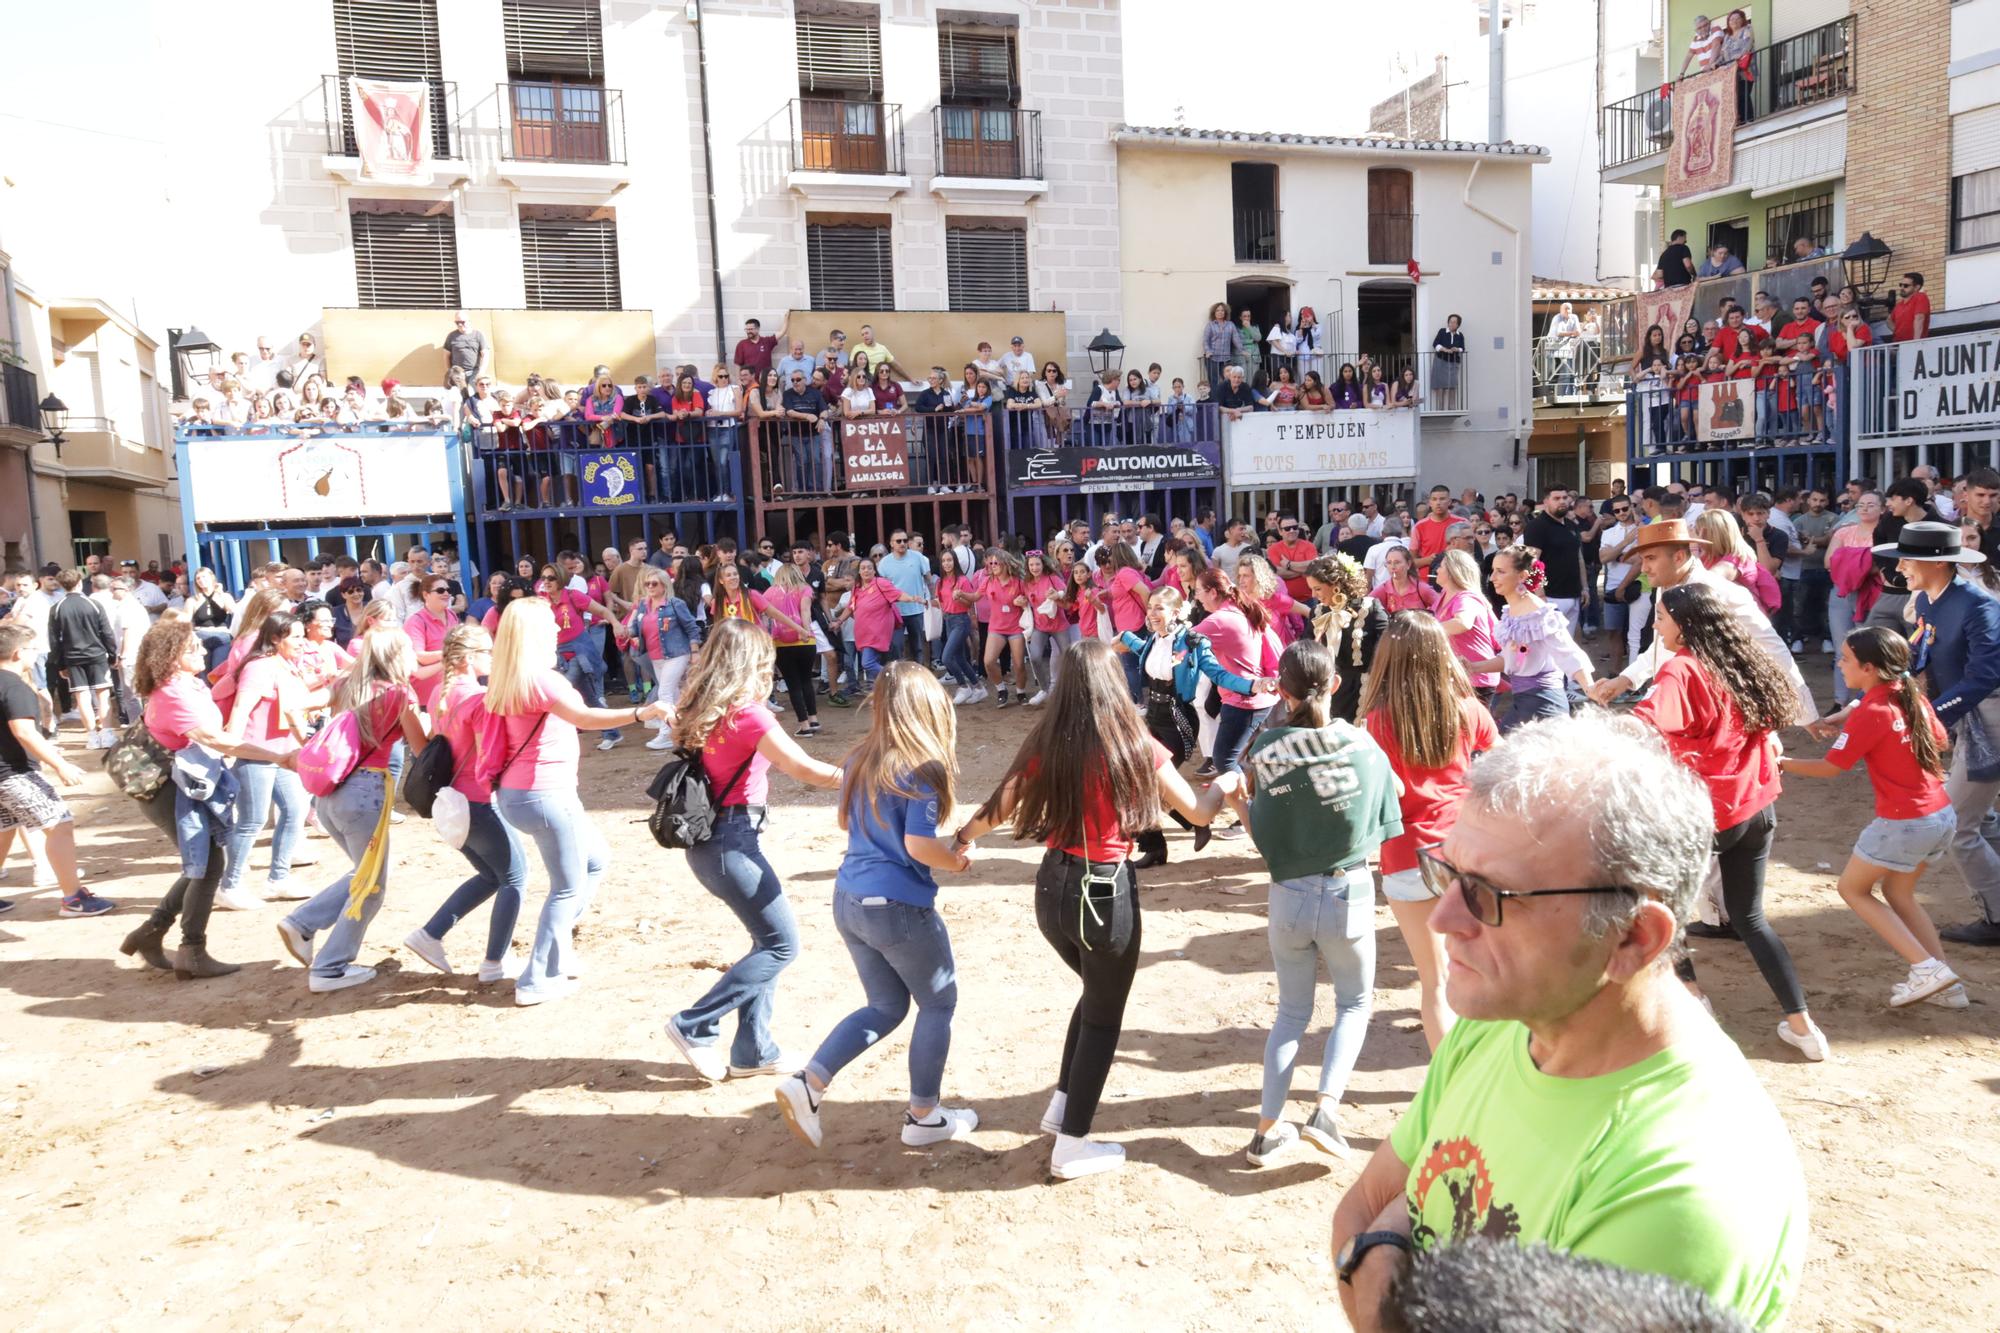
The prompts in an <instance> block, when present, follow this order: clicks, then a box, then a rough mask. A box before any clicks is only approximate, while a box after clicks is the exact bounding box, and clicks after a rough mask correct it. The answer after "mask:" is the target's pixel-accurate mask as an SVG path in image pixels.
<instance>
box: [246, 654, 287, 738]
mask: <svg viewBox="0 0 2000 1333" xmlns="http://www.w3.org/2000/svg"><path fill="white" fill-rule="evenodd" d="M299 688H300V685H299V673H298V672H297V671H295V670H293V668H292V664H291V663H290V662H287V661H286V660H285V659H284V658H282V657H279V656H278V655H277V654H276V653H273V654H271V655H270V656H268V657H259V658H257V659H255V660H254V661H250V662H246V663H244V665H243V670H242V671H241V672H240V673H238V675H237V677H236V692H235V694H234V695H233V696H232V697H233V706H232V712H233V711H234V710H235V709H243V708H247V709H248V710H249V713H248V716H247V717H246V718H245V719H244V723H243V739H244V740H246V741H255V742H256V743H257V744H259V745H266V746H270V747H272V748H274V749H288V748H290V746H291V745H292V744H293V743H294V742H293V737H292V729H291V728H290V727H289V726H287V725H286V724H285V712H286V710H287V709H288V708H290V707H293V706H295V705H296V703H297V701H298V690H299Z"/></svg>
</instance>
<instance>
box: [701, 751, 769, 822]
mask: <svg viewBox="0 0 2000 1333" xmlns="http://www.w3.org/2000/svg"><path fill="white" fill-rule="evenodd" d="M695 757H696V758H698V759H699V758H701V756H699V755H697V756H695ZM756 758H757V747H756V746H754V745H753V746H751V747H750V758H749V759H745V760H744V761H743V762H742V763H741V764H740V765H738V766H737V769H736V772H735V773H733V774H731V775H730V778H729V781H727V782H725V783H723V784H722V786H720V787H719V788H717V789H716V797H715V799H716V805H717V808H719V809H727V807H726V806H723V805H722V793H724V792H726V791H728V790H729V789H730V788H731V787H734V786H735V785H736V784H737V783H738V782H741V781H742V780H743V775H744V774H745V773H748V772H749V771H750V764H751V761H752V760H754V759H756ZM702 772H703V774H704V775H705V774H706V773H707V772H708V762H707V761H706V760H705V759H704V760H702ZM743 796H744V800H743V803H744V804H745V805H748V804H750V800H749V797H750V793H749V792H748V790H746V791H745V792H744V793H743Z"/></svg>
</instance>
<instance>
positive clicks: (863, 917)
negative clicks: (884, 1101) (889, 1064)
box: [806, 889, 958, 1106]
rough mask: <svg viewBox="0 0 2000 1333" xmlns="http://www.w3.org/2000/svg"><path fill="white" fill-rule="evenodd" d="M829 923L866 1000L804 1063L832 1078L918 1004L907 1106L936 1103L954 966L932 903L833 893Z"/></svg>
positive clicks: (953, 1004) (947, 1043) (954, 1004)
mask: <svg viewBox="0 0 2000 1333" xmlns="http://www.w3.org/2000/svg"><path fill="white" fill-rule="evenodd" d="M833 924H834V928H835V929H837V930H838V931H839V932H840V938H841V939H843V940H845V941H847V952H848V956H849V957H851V958H853V959H854V970H855V972H856V973H857V974H859V975H860V977H861V991H862V993H863V994H864V995H866V996H867V997H868V1003H867V1004H866V1005H864V1006H862V1007H861V1008H859V1009H856V1010H855V1011H854V1012H853V1013H851V1014H849V1015H848V1016H847V1017H845V1018H843V1019H841V1020H840V1022H839V1024H838V1025H836V1026H835V1027H834V1029H833V1031H832V1032H829V1033H828V1034H827V1036H826V1040H825V1041H822V1042H821V1043H820V1044H819V1049H818V1050H817V1051H815V1052H813V1058H812V1060H811V1061H810V1062H809V1063H808V1064H807V1065H806V1068H808V1069H810V1070H811V1071H812V1072H813V1074H814V1075H815V1076H816V1077H818V1079H819V1081H820V1082H822V1083H831V1082H833V1076H834V1075H835V1074H838V1073H839V1072H840V1071H841V1070H842V1069H844V1068H846V1067H847V1066H848V1065H849V1064H850V1063H852V1062H853V1060H854V1058H855V1057H856V1056H858V1055H860V1054H861V1053H862V1052H863V1051H865V1050H867V1049H868V1048H869V1047H870V1046H873V1045H874V1044H875V1043H876V1042H878V1041H880V1040H882V1038H884V1037H886V1036H888V1035H889V1034H890V1033H891V1032H894V1031H895V1030H896V1027H897V1025H898V1024H900V1023H901V1022H902V1021H903V1018H904V1017H905V1015H907V1014H908V1013H909V1012H910V1001H911V1000H912V999H915V1000H916V1002H917V1025H916V1028H915V1029H914V1030H913V1031H912V1032H911V1033H910V1104H911V1105H913V1106H935V1105H937V1099H938V1092H939V1090H940V1089H941V1088H942V1087H943V1084H944V1059H945V1056H946V1055H948V1054H949V1053H950V1051H951V1016H952V1013H953V1012H954V1011H955V1010H956V1009H957V1008H958V971H957V968H956V966H955V965H954V963H953V962H952V956H951V936H950V935H949V934H947V933H946V931H945V928H944V918H943V917H941V916H939V915H938V914H937V910H936V909H935V908H930V907H917V906H914V905H913V904H910V903H901V902H896V901H894V900H893V899H868V900H865V901H864V900H863V899H862V898H857V897H855V896H854V895H852V894H850V893H847V892H845V891H843V890H839V889H836V890H834V894H833Z"/></svg>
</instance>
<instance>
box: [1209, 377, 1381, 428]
mask: <svg viewBox="0 0 2000 1333" xmlns="http://www.w3.org/2000/svg"><path fill="white" fill-rule="evenodd" d="M1342 369H1343V370H1346V371H1352V370H1353V369H1354V368H1353V367H1352V366H1343V367H1342ZM1223 376H1224V378H1223V385H1222V391H1221V392H1220V393H1218V394H1216V395H1215V405H1216V406H1217V407H1218V408H1220V409H1221V410H1222V415H1223V416H1225V417H1227V418H1228V419H1229V420H1231V421H1240V420H1242V418H1243V416H1244V414H1245V413H1248V412H1254V411H1256V410H1257V395H1256V394H1255V393H1254V392H1252V391H1251V388H1250V385H1249V383H1248V382H1247V379H1246V377H1245V375H1244V374H1243V367H1241V366H1229V367H1226V368H1225V370H1224V372H1223Z"/></svg>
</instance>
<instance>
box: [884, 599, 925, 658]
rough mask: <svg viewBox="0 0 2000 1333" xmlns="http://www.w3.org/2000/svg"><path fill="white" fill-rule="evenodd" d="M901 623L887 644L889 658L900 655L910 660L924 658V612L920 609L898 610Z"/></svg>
mask: <svg viewBox="0 0 2000 1333" xmlns="http://www.w3.org/2000/svg"><path fill="white" fill-rule="evenodd" d="M897 614H898V615H899V616H901V617H902V623H901V625H899V626H898V627H897V630H896V637H895V639H893V640H892V641H891V642H890V644H889V652H890V655H891V658H892V659H893V658H896V657H902V658H907V659H908V660H909V661H912V662H921V661H923V660H924V613H923V612H921V611H899V612H897Z"/></svg>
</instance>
